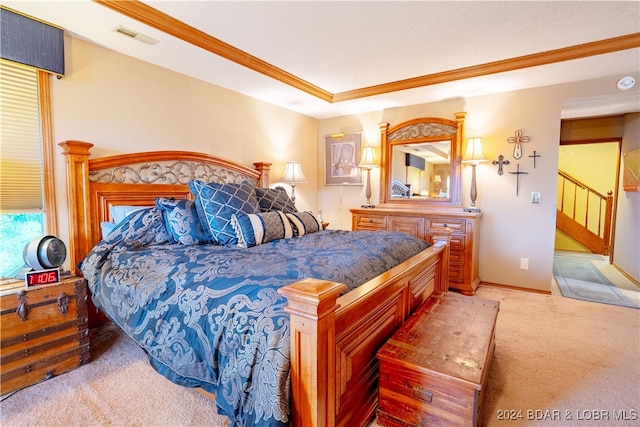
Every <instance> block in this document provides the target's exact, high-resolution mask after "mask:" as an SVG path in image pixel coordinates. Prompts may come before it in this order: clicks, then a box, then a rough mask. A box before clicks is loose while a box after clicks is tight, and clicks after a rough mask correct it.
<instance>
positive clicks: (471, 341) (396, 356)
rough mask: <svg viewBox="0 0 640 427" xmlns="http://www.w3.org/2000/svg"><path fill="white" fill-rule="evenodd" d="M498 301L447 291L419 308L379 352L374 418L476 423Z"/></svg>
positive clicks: (409, 423)
mask: <svg viewBox="0 0 640 427" xmlns="http://www.w3.org/2000/svg"><path fill="white" fill-rule="evenodd" d="M498 310H499V302H497V301H493V300H488V299H482V298H477V297H464V296H461V295H456V294H452V293H449V294H447V295H446V296H444V297H443V298H442V299H441V302H440V303H438V304H436V305H434V306H432V307H427V309H420V310H419V311H417V312H416V313H415V314H414V315H413V316H411V317H410V318H409V320H407V322H406V323H405V324H404V325H403V326H402V327H401V328H400V329H399V330H398V331H397V332H396V333H395V334H394V335H393V337H392V338H391V339H390V340H389V341H387V343H386V344H385V345H384V346H383V347H382V348H381V349H380V351H379V352H378V359H379V360H380V377H379V398H378V423H379V424H381V425H384V426H450V425H455V426H476V425H478V423H479V415H480V408H481V405H482V401H483V398H484V395H485V390H486V383H487V378H488V374H489V368H490V367H491V361H492V359H493V351H494V348H495V337H494V335H495V323H496V319H497V315H498Z"/></svg>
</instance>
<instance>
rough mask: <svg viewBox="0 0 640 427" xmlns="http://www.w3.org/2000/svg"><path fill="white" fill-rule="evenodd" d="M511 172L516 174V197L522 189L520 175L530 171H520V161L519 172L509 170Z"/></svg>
mask: <svg viewBox="0 0 640 427" xmlns="http://www.w3.org/2000/svg"><path fill="white" fill-rule="evenodd" d="M509 173H510V174H512V175H515V176H516V197H517V196H518V193H519V191H520V175H526V174H528V173H529V172H520V163H518V169H517V172H509Z"/></svg>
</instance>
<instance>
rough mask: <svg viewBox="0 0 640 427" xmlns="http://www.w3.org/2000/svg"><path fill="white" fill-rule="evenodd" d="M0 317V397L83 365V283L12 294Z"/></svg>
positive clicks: (1, 302) (69, 281) (1, 304)
mask: <svg viewBox="0 0 640 427" xmlns="http://www.w3.org/2000/svg"><path fill="white" fill-rule="evenodd" d="M0 316H1V317H0V333H1V335H0V364H1V366H0V396H4V395H6V394H9V393H12V392H14V391H17V390H20V389H21V388H24V387H27V386H30V385H33V384H36V383H39V382H41V381H44V380H47V379H49V378H51V377H54V376H56V375H60V374H62V373H64V372H68V371H70V370H72V369H75V368H77V367H78V366H81V365H84V364H85V363H88V362H89V360H90V355H89V328H88V318H87V281H86V280H85V279H83V278H79V277H75V276H72V277H68V278H63V279H62V280H61V281H60V282H59V283H55V284H51V285H43V286H37V287H29V288H26V287H22V288H19V289H14V291H12V292H11V293H9V294H6V295H2V296H1V297H0Z"/></svg>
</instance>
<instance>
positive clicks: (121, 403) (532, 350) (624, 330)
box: [0, 286, 640, 427]
mask: <svg viewBox="0 0 640 427" xmlns="http://www.w3.org/2000/svg"><path fill="white" fill-rule="evenodd" d="M477 294H478V296H480V297H484V298H491V299H495V300H498V301H500V304H501V305H500V313H499V315H498V322H497V325H496V351H495V358H494V362H493V365H492V368H491V372H490V379H489V386H488V390H487V391H488V393H487V401H486V404H485V407H484V411H483V416H482V424H483V425H486V426H574V425H575V426H583V425H584V426H623V427H624V426H630V427H631V426H638V425H639V424H640V418H639V416H640V412H639V411H640V360H639V359H640V311H639V310H635V309H630V308H624V307H618V306H612V305H604V304H593V303H589V302H584V301H578V300H573V299H568V298H562V297H558V296H552V295H542V294H536V293H531V292H523V291H517V290H511V289H504V288H496V287H486V286H481V287H480V289H479V290H478V292H477ZM469 298H473V297H469ZM92 347H93V348H94V349H95V351H92V356H93V360H92V362H91V363H89V364H88V365H85V366H82V367H80V368H78V369H76V370H74V371H71V372H69V373H67V374H64V375H61V376H59V377H54V378H52V379H50V380H48V381H45V382H43V383H40V384H38V385H35V386H32V387H29V388H26V389H24V390H21V391H19V392H17V393H15V394H13V395H12V396H10V397H8V398H6V399H5V400H3V401H2V402H1V403H0V412H1V422H0V424H1V425H2V426H7V427H9V426H11V427H13V426H16V427H17V426H51V427H54V426H204V425H207V426H213V427H217V426H227V425H229V421H228V420H227V419H225V418H224V417H221V416H220V415H218V414H217V413H216V409H215V405H214V404H213V403H212V402H211V401H209V400H207V399H206V398H204V397H203V396H201V395H200V394H199V393H197V392H196V391H194V390H191V389H187V388H183V387H180V386H177V385H174V384H172V383H170V382H169V381H167V380H165V379H164V378H162V377H161V376H160V375H158V374H157V373H155V371H154V370H153V369H152V368H151V367H150V366H149V364H148V362H147V359H146V356H145V355H144V353H143V352H142V350H140V348H139V347H138V346H137V345H136V344H135V343H133V341H131V340H130V339H129V338H128V337H126V336H125V335H124V334H122V333H120V332H119V331H117V330H111V332H110V333H103V335H102V336H101V337H96V339H93V341H92ZM545 416H546V417H547V419H544V417H545ZM549 417H555V418H556V419H548V418H549ZM596 418H598V419H596ZM620 418H626V419H627V420H623V419H620ZM376 425H377V424H376V423H375V421H374V422H372V423H371V426H376Z"/></svg>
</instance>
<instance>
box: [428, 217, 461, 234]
mask: <svg viewBox="0 0 640 427" xmlns="http://www.w3.org/2000/svg"><path fill="white" fill-rule="evenodd" d="M465 224H466V221H465V220H464V219H458V218H437V217H434V218H431V217H427V231H428V232H429V233H434V232H437V230H438V229H442V228H445V229H450V230H453V231H454V232H455V233H465V232H466V229H465V228H466V227H465Z"/></svg>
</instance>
